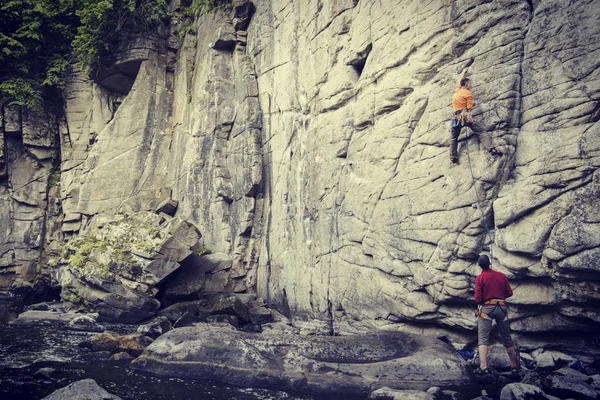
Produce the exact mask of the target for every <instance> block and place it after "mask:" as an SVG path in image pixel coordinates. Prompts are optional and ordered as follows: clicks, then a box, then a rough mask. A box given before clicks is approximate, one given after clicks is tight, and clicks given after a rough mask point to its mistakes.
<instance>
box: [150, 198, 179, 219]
mask: <svg viewBox="0 0 600 400" xmlns="http://www.w3.org/2000/svg"><path fill="white" fill-rule="evenodd" d="M178 205H179V202H178V201H177V200H172V199H166V200H164V201H163V202H162V203H160V204H159V205H158V207H156V210H155V212H156V213H157V214H160V213H165V214H167V215H170V216H171V217H174V216H175V213H176V212H177V206H178Z"/></svg>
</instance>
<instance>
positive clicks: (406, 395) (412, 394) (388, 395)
mask: <svg viewBox="0 0 600 400" xmlns="http://www.w3.org/2000/svg"><path fill="white" fill-rule="evenodd" d="M369 399H375V400H406V399H414V400H435V397H433V396H432V395H431V394H429V393H427V392H421V391H419V390H394V389H390V388H388V387H382V388H381V389H377V390H375V391H373V392H371V393H370V394H369Z"/></svg>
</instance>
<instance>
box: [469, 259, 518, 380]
mask: <svg viewBox="0 0 600 400" xmlns="http://www.w3.org/2000/svg"><path fill="white" fill-rule="evenodd" d="M477 263H478V264H479V266H480V267H481V269H482V271H481V274H479V276H478V277H477V279H476V280H475V301H476V302H477V303H478V304H479V308H478V310H479V311H478V314H479V319H478V323H477V331H478V339H479V367H480V369H481V372H482V373H488V372H489V370H488V366H487V356H488V346H489V344H490V333H491V331H492V323H493V321H494V320H495V321H496V325H498V329H499V330H500V336H501V337H502V343H503V344H504V347H505V348H506V352H507V353H508V358H509V359H510V367H511V369H512V373H513V374H517V373H518V371H517V351H516V349H515V346H514V344H513V340H512V337H511V335H510V328H509V326H508V305H507V303H506V300H505V299H507V298H508V297H511V296H512V295H513V291H512V289H511V287H510V284H509V283H508V279H506V276H505V275H504V274H503V273H501V272H497V271H493V270H492V268H491V266H490V259H489V257H488V256H486V255H481V256H479V260H477Z"/></svg>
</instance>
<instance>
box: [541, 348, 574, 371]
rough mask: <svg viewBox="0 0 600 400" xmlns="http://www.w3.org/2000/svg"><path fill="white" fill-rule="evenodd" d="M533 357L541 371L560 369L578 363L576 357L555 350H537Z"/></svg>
mask: <svg viewBox="0 0 600 400" xmlns="http://www.w3.org/2000/svg"><path fill="white" fill-rule="evenodd" d="M532 356H533V358H534V359H535V362H536V364H537V367H538V368H541V369H555V368H560V367H563V366H567V365H571V364H572V363H574V362H575V361H577V360H576V359H575V357H572V356H569V355H567V354H564V353H562V352H560V351H555V350H536V351H534V352H533V354H532Z"/></svg>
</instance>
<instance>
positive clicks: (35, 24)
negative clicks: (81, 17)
mask: <svg viewBox="0 0 600 400" xmlns="http://www.w3.org/2000/svg"><path fill="white" fill-rule="evenodd" d="M73 4H74V3H73V1H72V0H8V1H5V2H3V4H2V5H0V102H2V103H9V104H19V105H24V106H28V107H33V105H34V104H35V103H36V102H37V101H39V100H41V99H42V93H43V91H44V90H46V89H52V88H54V89H56V88H61V87H62V85H63V82H64V80H63V79H62V78H61V77H62V76H63V74H64V72H65V68H66V66H67V64H68V56H69V53H70V43H71V41H72V40H73V39H74V38H75V25H76V23H77V18H76V16H75V14H74V8H73Z"/></svg>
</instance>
